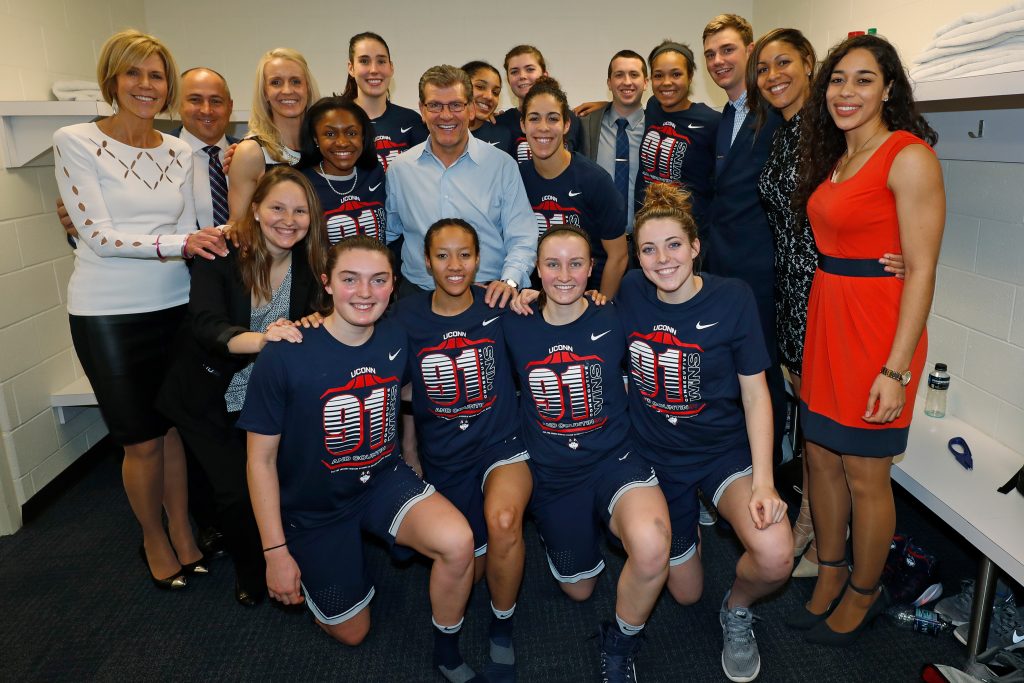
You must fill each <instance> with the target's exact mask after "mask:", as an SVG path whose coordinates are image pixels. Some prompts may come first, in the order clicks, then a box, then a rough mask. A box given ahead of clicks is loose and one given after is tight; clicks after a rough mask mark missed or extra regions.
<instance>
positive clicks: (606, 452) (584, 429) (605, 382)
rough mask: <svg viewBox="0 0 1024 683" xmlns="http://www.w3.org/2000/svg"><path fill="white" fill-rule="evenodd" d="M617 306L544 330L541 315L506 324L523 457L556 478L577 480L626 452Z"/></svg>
mask: <svg viewBox="0 0 1024 683" xmlns="http://www.w3.org/2000/svg"><path fill="white" fill-rule="evenodd" d="M617 308H618V307H617V306H615V305H614V304H607V305H605V306H595V305H594V304H592V303H591V304H590V305H589V306H588V307H587V310H586V311H584V312H583V315H581V316H580V317H579V318H578V319H577V320H575V321H573V322H572V323H570V324H568V325H551V324H549V323H548V322H547V321H545V320H544V316H543V315H542V314H541V312H540V311H534V314H533V315H528V316H520V315H509V316H507V317H506V319H505V334H506V335H508V338H509V339H510V340H513V342H512V343H511V344H509V353H510V355H511V357H512V362H513V364H514V365H515V369H516V373H517V374H518V375H519V385H520V386H521V387H522V402H521V404H520V420H521V424H522V427H523V437H524V438H525V439H526V445H527V447H528V450H529V451H530V459H531V460H532V461H533V462H534V464H535V465H536V466H538V467H540V468H542V469H545V470H548V471H551V472H553V473H555V474H557V475H559V476H562V477H565V476H572V475H574V474H576V475H580V476H582V475H584V474H585V473H586V472H587V471H588V470H589V469H590V468H591V467H592V466H594V465H596V464H597V463H599V462H601V461H602V460H604V459H605V458H607V457H621V456H622V455H624V454H625V453H628V452H629V450H630V442H629V416H628V415H627V414H626V390H625V387H624V386H623V383H622V367H623V360H624V356H625V351H626V344H625V338H624V337H623V332H622V325H621V323H620V322H619V316H618V311H617V310H616V309H617Z"/></svg>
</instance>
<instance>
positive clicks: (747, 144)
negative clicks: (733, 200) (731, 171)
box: [722, 112, 754, 173]
mask: <svg viewBox="0 0 1024 683" xmlns="http://www.w3.org/2000/svg"><path fill="white" fill-rule="evenodd" d="M753 143H754V116H753V115H752V114H751V113H750V112H747V116H746V118H744V119H743V125H741V126H740V129H739V132H737V133H736V139H735V140H733V141H732V145H731V146H730V147H729V153H728V154H726V155H725V160H724V161H723V162H722V173H724V172H725V171H726V169H728V168H729V165H730V164H731V163H732V162H733V160H734V159H736V158H737V157H743V156H744V155H745V154H746V153H747V152H748V151H749V150H750V148H751V146H752V145H753Z"/></svg>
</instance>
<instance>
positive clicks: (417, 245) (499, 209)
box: [386, 135, 537, 289]
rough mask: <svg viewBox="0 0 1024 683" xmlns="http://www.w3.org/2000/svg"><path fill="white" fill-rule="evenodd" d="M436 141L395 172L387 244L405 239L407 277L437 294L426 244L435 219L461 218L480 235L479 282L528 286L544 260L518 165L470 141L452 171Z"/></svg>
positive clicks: (398, 162)
mask: <svg viewBox="0 0 1024 683" xmlns="http://www.w3.org/2000/svg"><path fill="white" fill-rule="evenodd" d="M430 142H431V141H430V139H429V138H428V139H427V141H426V142H423V143H420V144H419V145H416V146H415V147H413V148H411V149H410V150H409V151H407V152H405V153H404V154H401V155H399V156H398V157H397V158H396V159H395V160H394V161H392V162H391V164H390V165H389V166H388V173H387V183H388V199H387V204H386V207H387V215H388V226H387V241H388V242H389V243H390V242H393V241H394V240H396V239H398V237H399V236H401V235H405V244H404V245H403V246H402V275H404V276H405V277H406V279H408V280H409V281H410V282H411V283H412V284H414V285H416V286H417V287H419V288H421V289H434V279H433V278H432V277H431V276H430V275H429V274H428V273H427V268H426V264H425V263H424V257H423V238H424V237H425V236H426V234H427V228H429V227H430V226H431V224H433V223H434V222H435V221H437V220H439V219H441V218H461V219H463V220H464V221H467V222H468V223H469V224H470V225H472V226H473V227H474V228H476V231H477V234H478V235H479V237H480V269H479V270H478V271H477V275H476V279H477V281H478V282H489V281H491V280H498V279H501V280H508V279H512V280H515V281H516V283H517V284H518V285H519V287H523V286H525V285H527V284H529V282H530V273H532V272H533V269H534V266H535V265H536V260H537V222H536V219H535V218H534V216H533V208H532V207H531V206H530V201H529V199H527V197H526V188H525V187H523V179H522V177H521V176H520V175H519V166H518V165H517V164H516V162H515V160H514V159H513V158H512V157H511V156H509V155H508V154H507V153H505V152H503V151H501V150H499V149H495V148H494V147H492V146H490V145H489V144H487V143H486V142H481V141H480V140H478V139H476V138H475V137H473V136H472V135H470V136H469V142H468V144H467V145H466V149H465V151H464V152H463V153H462V156H460V157H459V158H458V159H456V160H455V163H453V164H452V165H451V166H449V167H447V168H445V165H444V164H443V163H442V162H441V160H440V159H438V158H437V157H436V156H434V153H433V152H432V151H431V147H430Z"/></svg>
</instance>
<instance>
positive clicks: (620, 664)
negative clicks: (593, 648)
mask: <svg viewBox="0 0 1024 683" xmlns="http://www.w3.org/2000/svg"><path fill="white" fill-rule="evenodd" d="M600 637H601V682H602V683H619V682H620V681H621V682H622V683H634V682H635V681H636V661H635V660H636V653H637V651H639V649H640V643H641V638H642V636H641V635H640V634H639V633H638V634H637V635H635V636H627V635H626V634H624V633H622V631H620V630H619V627H618V626H616V625H615V624H613V623H610V622H607V621H606V622H604V623H603V624H601V633H600Z"/></svg>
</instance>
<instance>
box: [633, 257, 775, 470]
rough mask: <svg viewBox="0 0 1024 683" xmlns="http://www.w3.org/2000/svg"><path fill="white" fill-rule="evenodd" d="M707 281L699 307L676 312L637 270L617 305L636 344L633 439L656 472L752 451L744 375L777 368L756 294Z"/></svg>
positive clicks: (693, 304)
mask: <svg viewBox="0 0 1024 683" xmlns="http://www.w3.org/2000/svg"><path fill="white" fill-rule="evenodd" d="M701 277H702V278H703V280H704V284H703V286H702V287H701V289H700V291H699V292H697V294H696V295H695V296H694V297H693V298H692V299H690V300H689V301H687V302H685V303H681V304H669V303H665V302H664V301H661V300H659V299H658V295H657V289H656V288H655V286H654V285H653V284H652V283H651V282H650V281H649V280H648V279H647V278H646V277H644V274H643V272H642V271H639V270H634V271H630V272H628V273H626V276H625V277H624V278H623V279H622V286H621V287H620V288H619V293H618V296H617V297H616V301H617V302H618V304H619V310H620V311H621V316H622V325H623V327H624V328H625V330H626V335H627V338H626V340H627V342H628V343H629V370H630V375H629V412H630V416H631V419H632V422H633V438H634V440H635V443H636V446H637V449H639V450H640V454H641V455H643V456H644V457H645V458H648V459H650V460H651V461H652V462H654V463H656V464H658V463H660V464H665V465H679V464H683V463H686V464H690V463H701V462H705V461H707V460H711V459H712V458H714V457H715V456H717V455H720V454H722V453H727V452H729V451H733V450H736V449H739V448H749V442H748V440H747V428H746V421H745V418H744V415H743V404H742V402H741V397H740V383H739V379H738V378H737V374H740V375H756V374H758V373H759V372H761V371H763V370H765V369H766V368H768V366H769V365H771V361H770V359H769V357H768V351H767V350H766V349H765V345H764V336H763V334H762V332H761V322H760V318H759V316H758V313H757V305H756V304H755V303H754V294H753V292H751V290H750V286H749V285H747V283H745V282H743V281H742V280H735V279H732V278H722V277H717V276H715V275H701Z"/></svg>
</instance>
